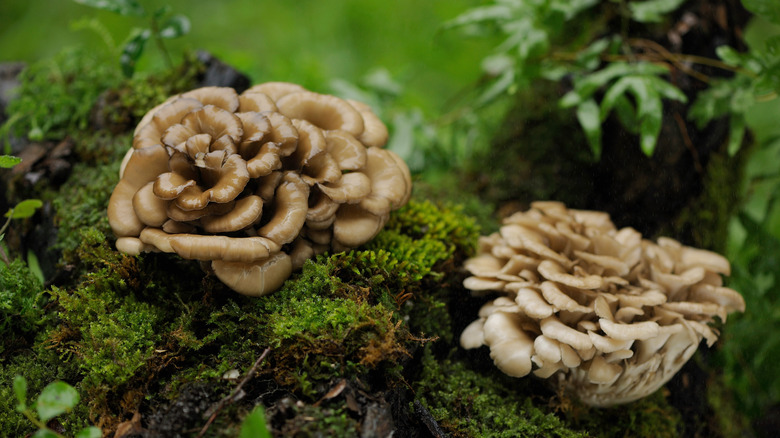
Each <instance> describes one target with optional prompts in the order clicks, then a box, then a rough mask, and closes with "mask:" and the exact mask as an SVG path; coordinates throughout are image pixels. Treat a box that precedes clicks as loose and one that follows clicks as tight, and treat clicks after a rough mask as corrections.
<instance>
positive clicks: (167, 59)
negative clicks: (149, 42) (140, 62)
mask: <svg viewBox="0 0 780 438" xmlns="http://www.w3.org/2000/svg"><path fill="white" fill-rule="evenodd" d="M151 21H152V22H151V27H152V35H154V43H155V44H157V48H158V49H160V53H162V56H163V60H165V65H166V67H168V70H173V61H172V60H171V55H170V54H169V53H168V49H166V48H165V44H164V43H163V40H162V36H161V35H160V25H159V24H158V23H157V17H154V16H153V17H152V20H151Z"/></svg>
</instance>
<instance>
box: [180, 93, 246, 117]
mask: <svg viewBox="0 0 780 438" xmlns="http://www.w3.org/2000/svg"><path fill="white" fill-rule="evenodd" d="M181 97H182V98H185V99H186V98H190V99H195V100H197V101H199V102H200V103H202V104H203V105H213V106H215V107H217V108H221V109H223V110H225V111H229V112H231V113H234V112H236V111H237V110H238V93H236V90H235V89H233V88H231V87H202V88H197V89H195V90H192V91H188V92H186V93H182V95H181Z"/></svg>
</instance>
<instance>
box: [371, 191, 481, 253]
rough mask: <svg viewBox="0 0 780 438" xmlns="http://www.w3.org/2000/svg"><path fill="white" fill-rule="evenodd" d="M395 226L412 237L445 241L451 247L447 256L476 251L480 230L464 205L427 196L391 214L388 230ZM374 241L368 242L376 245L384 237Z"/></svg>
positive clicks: (395, 229) (397, 229)
mask: <svg viewBox="0 0 780 438" xmlns="http://www.w3.org/2000/svg"><path fill="white" fill-rule="evenodd" d="M392 230H394V231H397V232H399V233H401V234H405V235H407V236H409V237H411V238H412V239H416V240H432V241H438V242H441V243H443V244H444V245H446V247H447V251H448V254H447V256H446V257H444V258H447V257H450V256H452V255H457V256H460V257H463V256H468V255H471V254H473V253H474V252H475V251H476V247H477V239H478V238H479V233H480V229H479V226H478V225H477V223H476V220H475V219H474V218H473V217H472V216H469V215H467V214H466V213H465V212H464V207H463V206H462V205H458V204H455V205H435V204H434V203H433V202H431V201H428V200H423V201H418V200H416V199H413V200H412V201H410V202H409V203H408V204H407V205H406V206H404V207H403V208H401V209H400V210H398V211H397V212H396V213H395V214H393V216H391V218H390V221H389V222H388V223H387V225H386V226H385V232H386V231H392ZM378 237H381V234H380V236H378ZM374 242H376V243H370V244H369V245H370V246H376V244H378V242H381V240H374ZM391 248H392V247H391Z"/></svg>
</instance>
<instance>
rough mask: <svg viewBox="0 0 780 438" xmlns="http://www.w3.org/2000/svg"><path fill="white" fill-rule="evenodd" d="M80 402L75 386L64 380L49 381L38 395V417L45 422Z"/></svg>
mask: <svg viewBox="0 0 780 438" xmlns="http://www.w3.org/2000/svg"><path fill="white" fill-rule="evenodd" d="M78 402H79V393H78V391H76V389H75V388H73V387H72V386H70V385H68V384H67V383H65V382H62V381H56V382H52V383H49V384H48V385H46V387H45V388H43V391H41V395H39V396H38V403H37V405H36V408H37V410H38V417H39V418H40V419H41V421H43V422H44V423H45V422H47V421H49V420H51V419H52V418H54V417H56V416H57V415H60V414H62V413H64V412H67V411H69V410H71V409H73V408H74V407H75V406H76V405H77V404H78Z"/></svg>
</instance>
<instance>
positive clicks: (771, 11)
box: [742, 0, 780, 24]
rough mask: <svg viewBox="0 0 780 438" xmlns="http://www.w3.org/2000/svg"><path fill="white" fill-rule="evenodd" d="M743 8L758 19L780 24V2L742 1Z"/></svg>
mask: <svg viewBox="0 0 780 438" xmlns="http://www.w3.org/2000/svg"><path fill="white" fill-rule="evenodd" d="M742 6H744V7H745V9H747V10H748V11H750V12H752V13H753V14H755V15H756V16H758V17H761V18H763V19H765V20H768V21H771V22H773V23H775V24H780V2H778V1H777V0H742Z"/></svg>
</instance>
